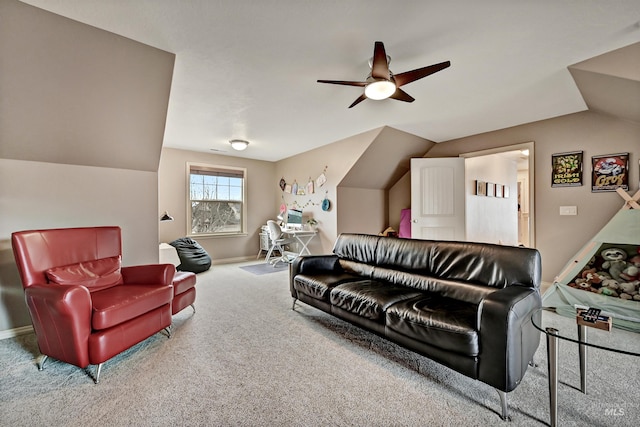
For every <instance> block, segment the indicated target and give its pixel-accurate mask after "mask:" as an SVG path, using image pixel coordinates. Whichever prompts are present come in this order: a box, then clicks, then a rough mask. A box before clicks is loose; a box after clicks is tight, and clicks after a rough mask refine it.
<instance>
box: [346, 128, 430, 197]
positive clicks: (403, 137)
mask: <svg viewBox="0 0 640 427" xmlns="http://www.w3.org/2000/svg"><path fill="white" fill-rule="evenodd" d="M433 145H434V142H433V141H428V140H426V139H424V138H420V137H418V136H415V135H411V134H409V133H406V132H402V131H399V130H397V129H393V128H390V127H387V126H385V127H383V128H382V129H381V130H380V133H378V135H376V137H375V138H374V140H373V141H372V142H371V144H370V145H369V147H368V148H367V150H366V151H365V152H364V153H363V154H362V156H360V158H359V159H358V160H357V161H356V162H355V164H354V165H353V167H352V168H351V169H350V170H349V173H347V175H345V177H344V178H343V179H342V181H341V182H340V184H339V186H340V187H352V188H366V189H376V190H388V189H389V188H391V187H392V186H393V185H394V184H395V183H396V182H397V181H398V180H399V179H400V178H402V177H403V176H404V175H405V174H406V173H407V172H409V170H411V158H413V157H423V156H424V154H425V153H426V152H427V151H429V149H430V148H431V147H432V146H433Z"/></svg>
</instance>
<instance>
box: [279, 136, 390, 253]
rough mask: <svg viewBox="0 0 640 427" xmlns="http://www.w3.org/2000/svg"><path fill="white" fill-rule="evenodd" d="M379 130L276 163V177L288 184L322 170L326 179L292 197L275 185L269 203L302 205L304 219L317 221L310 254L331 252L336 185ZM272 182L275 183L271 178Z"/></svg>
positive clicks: (335, 224) (335, 230)
mask: <svg viewBox="0 0 640 427" xmlns="http://www.w3.org/2000/svg"><path fill="white" fill-rule="evenodd" d="M380 131H381V129H374V130H371V131H368V132H364V133H361V134H358V135H355V136H352V137H350V138H346V139H343V140H341V141H337V142H334V143H333V144H329V145H325V146H323V147H320V148H316V149H314V150H311V151H307V152H306V153H302V154H299V155H297V156H293V157H290V158H288V159H284V160H281V161H279V162H277V164H276V177H277V180H280V178H284V179H285V181H287V182H288V183H292V182H293V181H294V180H296V181H297V182H298V183H306V182H307V181H308V180H309V178H312V179H314V180H315V179H316V178H317V177H318V176H319V175H320V174H321V173H322V172H323V171H325V169H326V171H325V175H326V177H327V182H326V183H325V184H324V185H323V186H322V187H318V188H316V189H315V193H314V194H312V195H305V196H296V195H293V194H287V193H284V192H281V191H280V190H279V188H278V191H277V192H276V193H275V194H274V200H273V202H272V203H273V205H274V206H276V207H277V206H279V205H280V204H281V203H283V202H284V203H285V204H286V205H287V206H299V207H302V208H303V217H304V218H303V219H304V221H306V220H307V219H308V218H309V217H313V218H315V219H316V220H317V221H318V237H316V238H315V239H313V240H312V242H311V243H310V244H309V248H310V250H311V252H312V253H329V252H331V249H332V248H333V243H334V242H335V239H336V237H337V235H338V217H337V213H338V212H339V211H340V212H342V207H341V206H339V203H340V202H341V199H338V197H337V187H338V185H339V184H340V182H341V181H342V179H343V178H344V177H345V175H346V174H347V173H348V172H349V171H350V170H351V168H352V167H353V165H354V164H355V163H356V162H357V160H358V159H359V158H360V156H362V154H363V153H364V152H365V151H366V149H367V148H368V147H369V146H370V145H371V143H372V141H373V140H374V139H375V138H376V137H377V136H378V134H379V133H380ZM274 185H277V182H275V180H274ZM325 197H327V198H328V199H329V200H330V201H331V209H330V210H329V211H323V210H322V206H321V203H322V200H323V199H324V198H325ZM275 214H277V212H275V213H274V215H275Z"/></svg>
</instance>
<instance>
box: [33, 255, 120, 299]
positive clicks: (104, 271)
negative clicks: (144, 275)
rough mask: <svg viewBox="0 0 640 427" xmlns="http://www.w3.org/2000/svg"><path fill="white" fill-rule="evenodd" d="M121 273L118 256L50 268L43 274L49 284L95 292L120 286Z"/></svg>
mask: <svg viewBox="0 0 640 427" xmlns="http://www.w3.org/2000/svg"><path fill="white" fill-rule="evenodd" d="M121 271H122V270H121V260H120V256H115V257H109V258H101V259H97V260H94V261H85V262H79V263H76V264H70V265H65V266H62V267H54V268H50V269H48V270H47V271H46V272H45V274H46V275H47V279H48V280H49V282H50V283H55V284H58V285H82V286H85V287H86V288H88V289H89V291H90V292H95V291H99V290H102V289H106V288H110V287H112V286H115V285H119V284H121V283H122V272H121Z"/></svg>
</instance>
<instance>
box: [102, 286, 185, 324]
mask: <svg viewBox="0 0 640 427" xmlns="http://www.w3.org/2000/svg"><path fill="white" fill-rule="evenodd" d="M172 299H173V287H172V286H170V285H169V286H157V285H129V284H127V285H121V286H114V287H111V288H108V289H103V290H101V291H97V292H94V293H93V294H91V302H92V305H93V310H92V314H91V327H92V328H93V329H94V330H100V329H107V328H110V327H111V326H115V325H118V324H121V323H123V322H126V321H127V320H130V319H134V318H136V317H138V316H140V315H142V314H145V313H147V312H149V311H151V310H154V309H156V308H158V307H162V306H163V305H165V304H169V303H171V300H172Z"/></svg>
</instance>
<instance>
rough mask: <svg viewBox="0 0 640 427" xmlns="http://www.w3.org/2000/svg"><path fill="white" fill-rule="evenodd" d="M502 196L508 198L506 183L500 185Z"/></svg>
mask: <svg viewBox="0 0 640 427" xmlns="http://www.w3.org/2000/svg"><path fill="white" fill-rule="evenodd" d="M502 197H504V198H505V199H508V198H509V186H508V185H503V186H502Z"/></svg>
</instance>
